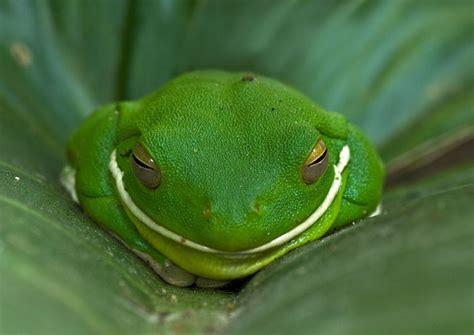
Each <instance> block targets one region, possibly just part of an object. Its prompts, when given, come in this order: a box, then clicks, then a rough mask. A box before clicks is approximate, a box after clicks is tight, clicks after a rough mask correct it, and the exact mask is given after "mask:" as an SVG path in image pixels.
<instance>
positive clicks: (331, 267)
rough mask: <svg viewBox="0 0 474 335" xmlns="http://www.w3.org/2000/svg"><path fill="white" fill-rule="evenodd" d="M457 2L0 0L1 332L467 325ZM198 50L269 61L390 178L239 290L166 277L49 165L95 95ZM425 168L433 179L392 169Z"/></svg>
mask: <svg viewBox="0 0 474 335" xmlns="http://www.w3.org/2000/svg"><path fill="white" fill-rule="evenodd" d="M471 7H472V4H471V3H470V1H469V0H465V1H462V0H458V1H449V2H448V1H444V0H434V1H421V2H415V1H412V0H400V1H340V2H328V1H303V0H293V1H287V0H277V1H271V0H259V1H255V0H242V1H237V0H231V1H219V0H210V1H200V0H195V1H192V0H189V1H186V0H176V1H169V0H156V1H151V0H135V1H132V0H129V1H127V0H100V1H96V0H67V1H64V0H49V1H47V0H0V274H1V275H0V332H1V333H25V332H26V333H35V334H51V333H68V334H108V333H114V334H115V333H119V334H121V333H170V334H179V333H211V332H216V331H223V332H227V331H229V332H233V333H261V332H263V331H269V330H274V331H278V332H284V333H287V332H295V333H304V332H310V331H311V333H314V332H316V330H320V332H321V333H357V332H359V333H364V334H369V333H371V332H372V333H374V332H375V333H380V332H377V330H380V329H382V328H384V329H385V330H387V332H389V331H390V332H392V333H397V334H398V333H403V332H406V333H450V334H455V333H456V331H459V332H463V333H467V332H471V331H472V329H473V328H474V326H473V324H472V322H473V321H472V313H471V311H472V310H473V309H474V306H473V302H472V301H474V296H473V295H474V293H473V291H472V282H473V273H474V272H473V269H472V264H474V262H473V259H472V242H473V239H472V228H471V225H470V222H471V221H472V216H473V210H472V208H471V207H472V206H470V199H471V198H472V192H473V190H472V184H473V179H474V178H473V169H472V166H473V164H472V149H470V148H471V147H472V145H469V144H470V143H471V142H469V141H470V140H471V139H472V134H473V130H472V129H473V128H472V126H473V125H474V116H473V114H472V105H473V103H474V100H473V99H474V95H473V94H472V85H473V83H474V63H473V62H472V55H473V54H474V36H473V34H472V31H474V17H473V14H472V10H470V8H471ZM200 68H220V69H227V70H250V71H255V72H258V73H262V74H265V75H268V76H272V77H275V78H278V79H280V80H282V81H284V82H287V83H289V84H290V85H293V86H295V87H296V88H298V89H300V90H301V91H303V92H305V93H306V94H308V95H309V96H310V97H311V98H313V99H314V100H315V101H317V102H318V103H319V104H320V105H321V106H323V107H325V108H327V109H330V110H335V111H338V112H341V113H343V114H345V115H346V116H347V117H348V118H349V119H350V120H351V121H352V122H355V123H356V124H358V125H359V126H360V127H361V128H363V130H364V131H365V132H366V133H367V134H368V135H369V136H370V137H371V139H372V140H373V141H374V143H376V144H377V145H378V146H379V148H380V152H381V154H382V157H383V158H384V160H385V161H386V162H387V163H389V168H390V173H391V175H392V176H397V178H392V179H391V180H392V181H393V183H392V184H393V186H392V188H391V189H389V190H387V192H386V193H385V196H384V203H385V210H384V214H383V215H381V216H379V217H376V218H372V219H368V220H364V221H363V222H360V223H358V224H357V225H355V226H353V227H350V228H348V229H344V230H342V231H340V232H337V233H336V234H334V235H332V236H330V237H327V238H325V239H324V240H323V241H320V242H316V243H313V244H311V245H308V246H306V247H303V248H301V249H300V250H296V251H295V252H292V253H291V254H289V255H288V256H287V257H284V258H282V259H281V260H280V261H278V262H277V263H275V264H273V265H271V266H270V267H268V268H267V269H264V270H263V271H262V272H261V273H259V274H257V275H256V276H255V277H253V278H252V279H250V281H249V282H248V284H247V285H246V286H245V287H244V288H243V290H240V289H238V288H237V289H235V290H227V291H226V290H199V289H178V288H174V287H170V286H169V285H167V284H164V283H163V282H162V281H161V280H160V279H159V278H158V277H156V276H155V275H154V273H153V272H152V271H150V269H149V268H148V267H147V266H145V264H143V263H142V262H141V261H140V260H138V259H137V258H136V257H135V256H134V255H132V254H131V253H130V252H128V250H126V249H125V248H124V247H123V246H122V245H121V244H120V243H118V242H117V241H116V240H115V239H114V238H112V237H111V236H110V235H109V234H108V233H106V232H104V231H103V230H102V229H100V228H99V227H98V226H97V225H96V224H95V223H94V222H92V221H91V220H90V219H89V218H88V217H87V216H86V215H85V214H84V213H83V212H82V211H81V210H80V208H79V207H77V206H76V205H75V204H74V203H73V202H72V201H71V200H70V199H69V198H68V196H67V194H66V192H65V191H64V190H63V189H62V188H61V187H60V185H59V179H58V176H59V172H60V170H61V168H62V166H63V165H64V164H65V156H64V148H65V143H66V140H67V138H68V136H69V134H70V133H71V131H72V130H73V129H75V128H76V127H77V126H78V125H79V124H80V122H81V120H82V119H83V118H84V117H85V116H86V115H88V114H89V113H91V112H92V110H93V109H94V108H96V107H97V106H99V105H101V104H104V103H107V102H110V101H115V100H121V99H135V98H139V97H141V96H143V95H145V94H147V93H149V92H150V91H152V90H154V89H155V88H157V87H158V86H159V85H161V84H163V83H164V82H166V81H167V80H168V79H170V78H172V77H173V76H175V75H177V74H180V73H183V72H186V71H189V70H193V69H200ZM458 139H461V140H460V141H458ZM456 141H457V142H456ZM446 143H448V144H449V143H461V144H460V145H459V146H458V147H456V148H457V149H456V150H454V147H453V146H452V145H446ZM466 143H467V144H466ZM469 150H471V151H469ZM454 151H456V153H457V156H463V157H464V158H466V157H471V158H470V159H464V160H462V161H460V160H458V159H451V158H452V155H451V156H450V155H449V154H450V153H452V152H454ZM466 152H467V153H466ZM469 152H471V153H469ZM435 158H436V159H435ZM446 161H447V162H451V164H450V165H451V166H452V170H449V171H445V172H441V173H439V171H438V170H439V168H438V169H436V167H437V166H438V165H439V167H441V168H445V167H446V165H445V164H444V163H445V162H446ZM439 162H443V164H440V163H439ZM460 163H462V166H459V164H460ZM448 165H449V164H448ZM407 171H408V172H407ZM413 171H417V173H413ZM427 171H436V176H435V178H433V179H431V180H426V181H421V182H418V183H416V184H411V185H406V184H407V183H408V182H411V183H413V179H408V178H407V173H410V174H411V175H416V178H418V179H419V178H420V177H423V176H424V175H425V174H426V173H425V172H427ZM433 173H434V172H433ZM415 180H416V179H415ZM401 184H405V186H400V185H401ZM468 185H471V186H468ZM235 301H237V303H235ZM234 308H237V309H236V311H234ZM470 313H471V314H470ZM231 316H232V318H231ZM305 321H306V322H305ZM225 327H228V328H225Z"/></svg>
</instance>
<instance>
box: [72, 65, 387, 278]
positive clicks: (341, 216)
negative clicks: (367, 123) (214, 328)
mask: <svg viewBox="0 0 474 335" xmlns="http://www.w3.org/2000/svg"><path fill="white" fill-rule="evenodd" d="M252 78H253V80H252ZM320 138H322V139H323V140H324V142H325V143H326V145H327V147H328V151H329V157H330V166H332V165H333V164H337V162H338V159H339V152H340V151H341V149H342V147H343V146H344V145H346V144H347V145H348V146H349V148H350V152H351V158H350V162H349V165H348V166H347V168H346V169H345V171H344V173H343V186H342V189H341V191H340V192H339V193H338V195H337V197H336V200H335V201H334V202H333V203H332V204H331V206H330V208H329V209H328V210H327V212H326V213H325V214H324V216H323V217H322V218H321V219H320V220H319V221H318V222H316V223H315V224H314V225H313V226H312V227H311V228H309V229H308V230H307V231H305V232H304V233H302V234H301V235H299V236H298V237H296V238H295V239H294V240H292V241H290V242H288V243H287V244H285V245H283V246H280V247H277V248H275V249H273V250H270V251H267V252H264V253H261V254H257V255H252V256H245V257H243V256H242V257H228V256H225V255H219V254H210V253H205V252H202V251H197V250H194V249H191V248H189V247H187V246H183V245H181V244H180V243H177V242H174V241H171V240H169V239H167V238H165V237H162V236H160V235H159V234H158V233H156V232H154V231H152V230H151V229H149V228H148V227H147V226H145V225H144V224H142V223H141V222H139V221H138V220H137V219H136V218H134V217H133V215H131V214H130V213H129V212H128V211H127V210H126V207H125V206H124V205H123V204H122V203H121V201H120V199H119V197H118V195H117V192H116V190H115V183H114V180H113V178H112V176H111V173H110V172H109V169H108V164H109V160H110V155H111V152H112V151H113V150H114V149H116V150H117V161H118V165H119V167H120V169H121V170H122V171H124V183H125V187H126V189H127V191H128V192H129V194H130V195H131V197H132V199H133V200H134V201H135V203H136V204H137V205H138V207H140V208H141V209H142V210H143V211H144V212H146V214H147V215H148V216H150V217H151V218H153V219H154V221H156V222H157V223H159V224H160V225H162V226H164V227H166V228H168V229H169V230H171V231H174V232H176V233H178V234H180V235H181V236H184V237H185V238H187V239H189V240H192V241H194V242H197V243H200V244H203V245H205V246H208V247H211V248H214V249H219V250H225V251H239V250H244V249H249V248H253V247H257V246H259V245H262V244H264V243H266V242H268V241H271V240H273V239H275V238H277V237H278V236H280V235H282V234H284V233H285V232H288V231H289V230H291V229H292V228H293V227H295V226H297V225H298V224H299V223H301V222H302V221H304V220H305V219H306V218H307V217H308V216H309V215H310V214H311V213H312V212H314V210H315V209H316V208H317V207H318V206H319V205H320V204H321V202H322V201H323V199H324V198H325V196H326V194H327V192H328V189H329V187H330V185H331V183H332V180H333V177H334V171H333V169H332V168H328V169H327V171H326V173H325V174H324V175H323V176H322V177H321V178H320V179H319V180H318V181H317V182H316V183H314V184H311V185H306V184H305V183H304V182H303V179H302V176H301V170H302V166H303V163H304V162H305V160H306V158H307V157H308V155H309V153H310V152H311V150H312V149H313V147H314V145H315V144H316V142H317V141H318V140H319V139H320ZM137 143H141V144H142V145H143V146H144V147H145V148H146V149H147V151H148V153H149V154H150V155H151V156H152V157H153V158H154V160H155V162H157V164H158V165H159V167H160V169H161V173H162V180H161V185H160V186H159V187H158V188H157V189H154V190H150V189H147V188H146V187H144V186H143V185H142V184H141V183H140V181H138V180H137V178H136V177H135V175H134V173H133V170H132V167H131V163H130V153H131V151H132V149H133V148H134V147H135V145H136V144H137ZM68 156H69V159H70V163H71V165H72V166H73V167H74V168H75V169H76V170H77V174H76V191H77V193H78V197H79V201H80V203H81V205H82V206H83V208H84V209H85V210H86V211H87V212H88V213H89V214H90V215H91V216H92V217H93V218H94V219H95V220H96V221H97V222H99V223H100V224H102V225H103V226H104V227H106V228H107V229H109V230H110V231H112V232H113V233H114V234H115V235H117V236H118V237H119V238H121V239H122V240H123V241H124V242H125V243H126V244H127V245H129V246H130V247H131V248H132V249H135V250H138V251H141V252H143V253H146V254H148V255H150V256H151V257H153V258H154V259H155V260H156V261H157V262H158V263H160V264H163V262H164V259H165V258H164V257H163V255H164V256H166V258H169V259H171V260H172V261H173V262H174V263H176V264H178V265H179V266H181V267H182V268H184V269H186V270H187V271H189V272H191V273H194V274H197V275H199V276H202V277H207V278H212V279H220V280H227V279H234V278H239V277H244V276H247V275H249V274H251V273H253V272H255V271H257V270H259V269H260V268H261V267H263V266H265V265H266V264H268V263H270V262H271V261H273V260H274V259H275V258H277V257H279V256H281V255H283V254H285V253H286V252H288V251H289V250H291V249H294V248H296V247H298V246H300V245H302V244H304V243H307V242H309V241H311V240H314V239H317V238H319V237H321V236H322V235H324V234H325V233H326V232H327V231H328V229H330V228H331V227H336V226H342V225H344V224H347V223H350V222H353V221H355V220H357V219H360V218H362V217H364V216H367V215H368V214H370V213H371V212H372V211H373V210H374V209H375V208H376V206H377V204H378V203H379V200H380V196H381V190H382V184H383V174H384V172H383V167H382V164H381V161H380V159H379V157H378V155H377V153H376V152H375V150H374V148H373V147H372V145H371V144H370V143H369V141H368V140H367V138H366V137H365V136H364V135H363V134H362V133H361V132H360V131H359V130H358V129H357V128H355V127H354V126H352V125H350V124H348V122H347V121H346V120H345V118H344V117H343V116H341V115H339V114H337V113H329V112H326V111H324V110H322V109H321V108H320V107H318V106H316V105H315V104H314V103H313V102H312V101H311V100H309V99H308V98H307V97H305V96H303V95H302V94H301V93H299V92H297V91H295V90H293V89H291V88H289V87H287V86H285V85H283V84H281V83H279V82H277V81H275V80H272V79H268V78H265V77H262V76H255V77H252V76H249V74H248V73H228V72H221V71H200V72H193V73H189V74H185V75H182V76H180V77H178V78H176V79H174V80H172V81H170V82H169V83H168V84H166V85H165V86H163V87H162V88H160V89H159V90H157V91H156V92H154V93H152V94H151V95H149V96H147V97H145V98H143V99H141V100H138V101H135V102H120V103H116V104H110V105H107V106H104V107H102V108H100V109H99V110H97V111H96V112H94V113H93V114H92V115H91V116H90V117H89V118H88V119H87V120H86V121H85V122H84V123H83V124H82V125H81V127H80V128H79V129H78V130H77V131H76V132H75V133H74V135H73V136H72V137H71V140H70V143H69V146H68Z"/></svg>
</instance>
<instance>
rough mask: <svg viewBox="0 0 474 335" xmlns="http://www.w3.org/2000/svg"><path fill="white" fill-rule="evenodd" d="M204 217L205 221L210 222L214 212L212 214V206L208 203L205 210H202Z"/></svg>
mask: <svg viewBox="0 0 474 335" xmlns="http://www.w3.org/2000/svg"><path fill="white" fill-rule="evenodd" d="M202 215H203V216H204V219H205V220H206V221H210V220H211V217H212V212H211V204H209V203H207V204H205V205H204V208H203V210H202Z"/></svg>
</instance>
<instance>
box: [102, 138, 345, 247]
mask: <svg viewBox="0 0 474 335" xmlns="http://www.w3.org/2000/svg"><path fill="white" fill-rule="evenodd" d="M349 159H350V150H349V147H348V146H347V145H345V146H344V147H343V148H342V150H341V152H340V153H339V162H338V163H337V165H334V180H333V182H332V185H331V187H330V188H329V191H328V194H327V195H326V198H325V199H324V200H323V202H322V203H321V205H320V206H319V207H318V208H317V209H316V210H315V211H314V212H313V213H312V214H311V215H310V216H309V217H308V218H307V219H306V220H305V221H303V222H302V223H300V224H299V225H298V226H296V227H295V228H293V229H292V230H290V231H289V232H287V233H285V234H283V235H280V236H279V237H277V238H275V239H274V240H272V241H270V242H267V243H265V244H263V245H261V246H259V247H256V248H252V249H247V250H241V251H223V250H217V249H213V248H209V247H206V246H205V245H202V244H199V243H196V242H193V241H190V240H188V239H187V238H185V237H183V236H181V235H178V234H176V233H175V232H172V231H171V230H168V229H166V228H165V227H163V226H160V225H158V224H157V223H156V222H155V221H153V219H151V218H150V217H149V216H148V215H147V214H145V213H144V212H143V211H142V210H141V209H140V208H138V206H137V205H136V204H135V202H133V200H132V198H131V197H130V194H128V192H127V190H125V185H124V184H123V171H122V170H120V168H119V167H118V164H117V156H116V151H115V150H114V151H112V154H111V155H110V162H109V170H110V172H111V173H112V176H113V177H114V179H115V183H116V186H117V190H118V193H119V195H120V198H121V199H122V202H124V203H125V204H126V205H127V207H128V209H129V210H130V212H132V214H133V215H135V217H137V218H138V219H139V220H140V221H141V222H142V223H144V224H145V225H147V226H148V227H149V228H150V229H152V230H154V231H155V232H157V233H159V234H161V235H162V236H164V237H167V238H169V239H170V240H173V241H175V242H178V243H180V244H183V245H186V246H187V247H190V248H192V249H195V250H199V251H203V252H207V253H212V254H228V255H245V254H255V253H259V252H262V251H266V250H268V249H272V248H275V247H277V246H280V245H282V244H284V243H286V242H288V241H290V240H291V239H292V238H294V237H296V236H297V235H299V234H301V233H302V232H304V231H305V230H306V229H308V228H309V227H311V226H312V225H313V224H314V223H315V222H316V221H318V220H319V218H321V216H323V214H324V213H325V212H326V210H327V209H328V208H329V206H330V205H331V204H332V202H333V201H334V199H335V198H336V195H337V193H338V192H339V189H340V187H341V183H342V176H341V174H342V171H344V168H345V167H346V166H347V164H348V163H349Z"/></svg>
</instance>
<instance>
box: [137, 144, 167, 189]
mask: <svg viewBox="0 0 474 335" xmlns="http://www.w3.org/2000/svg"><path fill="white" fill-rule="evenodd" d="M131 161H132V168H133V172H134V173H135V176H137V178H138V179H139V180H140V182H141V183H142V184H143V185H145V186H146V187H148V188H152V189H153V188H157V187H158V186H159V185H160V181H161V172H160V168H159V167H158V165H156V163H155V161H154V160H153V158H152V157H151V156H150V155H149V154H148V152H146V150H145V148H144V147H143V146H142V145H141V144H137V145H136V146H135V149H133V152H132V158H131Z"/></svg>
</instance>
